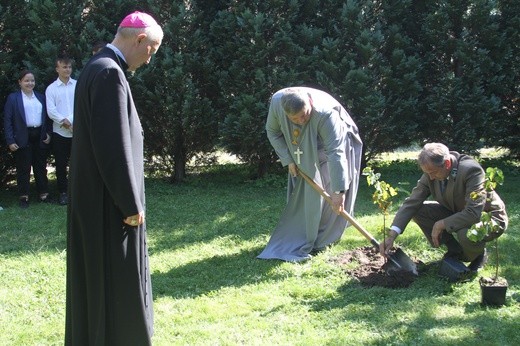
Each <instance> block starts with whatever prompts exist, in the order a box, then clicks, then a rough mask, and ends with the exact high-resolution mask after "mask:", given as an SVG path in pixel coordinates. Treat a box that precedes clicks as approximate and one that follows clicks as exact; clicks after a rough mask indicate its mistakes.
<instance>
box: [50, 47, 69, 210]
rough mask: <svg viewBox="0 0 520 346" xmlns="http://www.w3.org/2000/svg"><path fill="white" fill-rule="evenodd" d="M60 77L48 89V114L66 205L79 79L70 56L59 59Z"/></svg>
mask: <svg viewBox="0 0 520 346" xmlns="http://www.w3.org/2000/svg"><path fill="white" fill-rule="evenodd" d="M56 72H57V73H58V78H57V79H56V80H55V81H54V82H52V83H51V84H50V85H49V86H48V87H47V90H46V91H45V96H46V101H47V113H48V114H49V118H51V120H52V121H53V125H52V130H53V134H52V151H53V153H54V160H55V164H56V180H57V185H58V193H59V195H58V203H59V204H61V205H66V204H67V202H68V198H67V187H68V178H67V167H68V165H69V159H70V148H71V144H72V124H73V122H74V90H75V88H76V80H75V79H72V78H71V74H72V60H71V59H70V58H68V57H65V56H64V57H59V58H57V59H56Z"/></svg>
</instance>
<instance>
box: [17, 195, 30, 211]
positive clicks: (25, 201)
mask: <svg viewBox="0 0 520 346" xmlns="http://www.w3.org/2000/svg"><path fill="white" fill-rule="evenodd" d="M18 205H19V206H20V208H22V209H27V208H29V198H27V197H22V198H20V202H19V203H18Z"/></svg>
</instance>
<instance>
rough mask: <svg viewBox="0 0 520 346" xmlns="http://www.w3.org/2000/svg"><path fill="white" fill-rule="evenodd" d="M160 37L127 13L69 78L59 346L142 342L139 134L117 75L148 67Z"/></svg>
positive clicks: (146, 277)
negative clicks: (71, 97) (74, 78)
mask: <svg viewBox="0 0 520 346" xmlns="http://www.w3.org/2000/svg"><path fill="white" fill-rule="evenodd" d="M162 38H163V31H162V29H161V27H160V26H159V25H158V24H157V22H156V21H155V20H154V19H153V18H152V17H151V16H150V15H148V14H146V13H142V12H135V13H132V14H130V15H128V16H126V17H125V18H124V19H123V21H122V22H121V24H120V25H119V28H118V30H117V34H116V37H115V38H114V40H113V41H112V43H111V44H108V45H107V46H106V47H104V48H102V49H101V51H99V52H98V53H97V54H96V55H94V56H93V57H92V58H91V59H90V61H89V62H88V63H87V64H86V65H85V67H84V68H83V71H82V72H81V75H80V76H79V78H78V83H77V87H76V95H75V96H76V99H75V101H74V106H75V109H74V111H75V117H76V118H75V125H74V137H73V139H72V154H71V162H70V188H69V197H70V198H69V204H68V210H67V298H66V318H65V320H66V322H65V345H110V346H118V345H121V346H127V345H140V346H146V345H151V337H152V335H153V306H152V301H153V299H152V285H151V278H150V267H149V260H148V247H147V244H146V224H145V184H144V154H143V128H142V126H141V121H140V120H139V116H138V114H137V110H136V107H135V104H134V101H133V98H132V91H131V89H130V85H129V84H128V81H127V79H126V73H127V72H133V71H135V70H136V69H138V68H139V67H140V66H142V65H143V64H148V63H149V62H150V59H151V57H152V55H154V54H155V53H156V52H157V50H158V49H159V46H160V45H161V43H162Z"/></svg>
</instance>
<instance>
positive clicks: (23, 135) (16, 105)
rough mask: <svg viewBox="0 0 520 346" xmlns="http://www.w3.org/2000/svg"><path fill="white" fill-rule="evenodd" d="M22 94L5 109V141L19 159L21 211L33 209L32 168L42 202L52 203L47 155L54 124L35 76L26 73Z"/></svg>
mask: <svg viewBox="0 0 520 346" xmlns="http://www.w3.org/2000/svg"><path fill="white" fill-rule="evenodd" d="M18 84H19V85H20V90H19V91H16V92H13V93H12V94H10V95H9V96H8V97H7V102H6V103H5V108H4V130H5V131H4V132H5V140H6V142H7V145H8V146H9V149H10V150H11V152H13V154H14V156H15V159H16V183H17V186H18V193H19V196H20V200H19V205H20V207H21V208H27V207H28V206H29V186H30V178H31V168H32V170H33V174H34V180H35V182H36V189H37V190H38V199H39V201H40V202H48V201H49V198H48V195H49V193H48V179H47V155H48V147H49V143H50V141H51V136H50V131H52V123H51V122H50V119H49V117H48V116H47V110H46V107H45V96H44V95H43V94H41V93H39V92H37V91H34V86H35V79H34V74H33V73H32V72H31V71H29V70H23V71H22V72H21V73H20V77H19V79H18Z"/></svg>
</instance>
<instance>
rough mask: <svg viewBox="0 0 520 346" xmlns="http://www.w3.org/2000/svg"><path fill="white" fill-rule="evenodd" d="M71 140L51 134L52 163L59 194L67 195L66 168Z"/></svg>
mask: <svg viewBox="0 0 520 346" xmlns="http://www.w3.org/2000/svg"><path fill="white" fill-rule="evenodd" d="M71 145H72V138H67V137H63V136H60V135H59V134H57V133H53V134H52V151H53V153H54V163H55V164H56V182H57V185H58V192H59V193H67V185H68V178H67V167H68V165H69V159H70V147H71Z"/></svg>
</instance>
